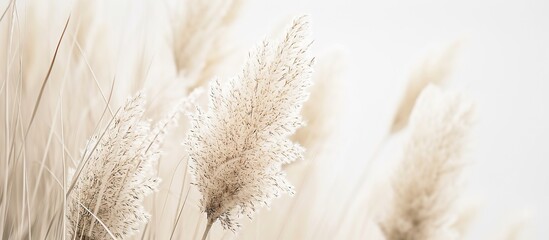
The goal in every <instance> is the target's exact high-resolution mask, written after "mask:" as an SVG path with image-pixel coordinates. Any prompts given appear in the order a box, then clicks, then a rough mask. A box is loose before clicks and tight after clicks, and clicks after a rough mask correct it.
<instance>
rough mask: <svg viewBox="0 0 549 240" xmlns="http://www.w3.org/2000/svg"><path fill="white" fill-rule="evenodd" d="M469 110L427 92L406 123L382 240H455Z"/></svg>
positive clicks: (459, 101)
mask: <svg viewBox="0 0 549 240" xmlns="http://www.w3.org/2000/svg"><path fill="white" fill-rule="evenodd" d="M471 121H472V104H470V103H469V102H468V101H466V99H464V98H463V97H462V96H460V95H457V94H452V93H446V92H443V91H441V90H440V89H439V88H437V87H435V86H428V87H426V88H425V90H423V92H422V94H421V96H420V97H419V99H418V104H417V106H416V107H415V109H414V111H413V113H412V116H411V121H410V128H411V129H410V136H409V139H408V140H407V143H406V145H405V147H404V152H403V155H404V156H403V159H402V161H401V162H400V163H399V165H398V166H397V169H396V170H395V172H394V175H393V177H392V187H393V201H392V203H391V205H390V207H389V210H388V213H387V215H386V216H385V217H384V218H383V220H382V221H381V222H380V226H381V228H382V230H383V233H384V234H385V237H386V239H387V240H445V239H455V238H456V236H457V232H456V230H455V229H452V228H451V225H452V224H453V221H454V219H455V218H456V217H457V214H456V211H454V208H455V207H454V205H455V204H454V202H455V200H456V198H457V197H458V193H459V192H458V189H457V186H456V185H457V184H456V182H457V180H458V177H459V174H460V172H461V168H462V165H463V164H464V161H463V159H462V153H463V151H464V147H465V144H466V136H467V134H468V132H469V129H470V127H471Z"/></svg>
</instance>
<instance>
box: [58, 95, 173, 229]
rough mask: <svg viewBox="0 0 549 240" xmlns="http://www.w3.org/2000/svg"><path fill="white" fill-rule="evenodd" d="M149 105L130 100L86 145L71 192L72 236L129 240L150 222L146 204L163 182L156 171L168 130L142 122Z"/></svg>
mask: <svg viewBox="0 0 549 240" xmlns="http://www.w3.org/2000/svg"><path fill="white" fill-rule="evenodd" d="M144 106H145V100H144V97H143V96H142V95H141V94H140V93H139V94H137V95H136V96H135V97H133V98H131V99H129V100H127V102H126V103H125V105H124V106H123V107H122V108H121V109H119V110H118V111H117V112H116V113H115V116H114V118H113V119H112V120H111V122H110V123H109V124H108V126H107V127H106V129H104V130H103V131H102V132H101V133H99V134H97V135H95V136H93V137H92V138H91V139H90V140H89V142H88V143H87V145H86V147H85V150H84V153H83V156H82V160H81V161H80V163H79V166H78V168H77V170H76V172H75V173H74V176H73V177H72V182H71V184H70V187H69V189H68V193H67V196H68V197H67V220H68V223H69V228H68V235H69V236H70V237H71V238H72V237H76V239H79V238H80V237H81V236H83V237H84V238H91V239H110V238H111V237H113V236H114V237H116V238H117V239H125V238H127V237H129V236H131V235H132V234H134V233H135V232H136V231H138V229H139V228H140V227H141V226H142V225H143V224H144V223H145V222H147V220H148V219H149V214H148V213H147V212H146V211H145V209H144V208H143V206H142V202H143V199H144V197H145V196H147V195H148V194H150V193H152V192H153V191H155V190H156V189H157V185H158V183H159V181H160V179H159V178H158V177H156V173H155V171H154V169H155V164H156V162H157V160H158V157H159V151H160V150H159V147H160V144H161V139H162V138H161V134H162V132H163V131H162V130H161V129H158V128H153V129H151V126H150V123H149V122H148V121H145V120H143V119H142V116H143V112H144ZM168 122H169V121H165V124H167V123H168ZM86 208H87V209H86ZM92 213H93V214H92ZM103 224H104V226H103Z"/></svg>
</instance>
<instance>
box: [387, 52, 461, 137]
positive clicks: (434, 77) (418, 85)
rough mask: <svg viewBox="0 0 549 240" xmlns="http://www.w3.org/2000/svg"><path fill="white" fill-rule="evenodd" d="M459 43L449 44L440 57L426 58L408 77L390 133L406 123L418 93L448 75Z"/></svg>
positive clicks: (398, 129)
mask: <svg viewBox="0 0 549 240" xmlns="http://www.w3.org/2000/svg"><path fill="white" fill-rule="evenodd" d="M458 47H459V45H458V44H457V43H456V44H454V45H452V46H450V47H449V48H448V49H447V50H446V51H445V52H444V53H443V54H442V55H440V57H438V58H433V59H428V60H426V61H425V62H424V63H423V64H422V65H421V66H420V67H419V68H418V69H417V70H416V71H415V72H414V73H412V76H411V77H410V80H409V81H408V85H407V86H406V90H405V92H404V95H403V96H402V98H401V100H400V103H399V105H398V108H397V111H396V113H395V116H394V118H393V121H392V125H391V128H390V132H391V133H395V132H398V131H400V130H402V129H403V128H404V127H406V125H408V120H409V119H410V114H411V113H412V110H413V109H414V106H415V104H416V101H417V98H418V97H419V94H420V93H421V92H422V91H423V89H425V88H426V87H427V86H428V85H429V84H434V85H439V84H441V83H443V82H444V81H445V79H446V78H447V77H448V76H449V75H450V72H451V68H452V63H453V61H454V56H455V54H456V51H457V50H458Z"/></svg>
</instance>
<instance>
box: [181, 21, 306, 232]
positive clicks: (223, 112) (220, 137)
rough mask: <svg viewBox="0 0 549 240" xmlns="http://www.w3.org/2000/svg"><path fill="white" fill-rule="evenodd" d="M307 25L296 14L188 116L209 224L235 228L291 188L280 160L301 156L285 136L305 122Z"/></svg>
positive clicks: (190, 148) (194, 168)
mask: <svg viewBox="0 0 549 240" xmlns="http://www.w3.org/2000/svg"><path fill="white" fill-rule="evenodd" d="M308 28H309V23H308V19H307V17H301V18H298V19H296V20H295V21H294V23H293V26H292V27H291V28H290V29H289V30H288V32H287V34H286V36H285V38H284V39H283V40H282V41H280V42H278V43H270V42H264V43H263V44H262V45H260V46H259V47H258V48H257V50H256V51H255V52H253V53H251V54H250V59H249V60H248V61H247V63H246V65H245V66H244V70H243V71H242V73H241V74H240V75H239V76H238V77H236V78H234V79H231V80H230V81H229V82H228V84H226V85H221V83H220V82H219V81H215V82H214V83H213V84H212V86H211V91H210V103H209V108H208V110H207V111H206V112H203V111H201V110H199V111H198V113H196V114H194V115H192V116H191V117H192V127H191V130H190V133H189V136H188V138H187V147H188V151H189V156H190V161H191V164H192V165H191V169H192V173H193V175H194V177H195V180H194V182H195V184H196V185H197V187H198V189H199V190H200V192H201V193H202V199H201V205H202V207H203V210H204V211H205V212H206V213H207V216H208V222H209V223H212V222H215V221H216V220H217V219H219V220H220V222H221V224H222V225H223V226H224V227H225V228H228V229H231V230H233V231H235V230H236V229H237V228H238V226H239V224H238V223H237V221H236V219H237V218H238V217H239V215H240V214H245V215H247V216H248V217H250V218H251V217H252V214H253V213H254V212H255V211H257V209H258V208H259V207H260V206H263V205H269V202H270V201H271V200H272V199H273V198H275V197H278V196H279V195H280V194H281V193H284V192H286V193H292V192H293V189H292V187H291V186H290V184H289V183H288V182H287V181H286V180H285V178H284V174H283V173H282V172H281V166H282V164H285V163H289V162H292V161H294V160H299V159H301V158H302V157H303V149H302V148H301V147H300V146H299V145H297V144H295V143H292V142H291V141H290V140H289V139H288V137H289V136H290V135H291V134H293V133H294V131H295V130H296V129H297V128H298V127H299V126H301V124H302V120H301V117H300V111H301V107H302V105H303V102H304V101H305V100H306V99H307V96H308V93H307V91H306V89H307V88H308V86H309V85H310V84H311V73H312V69H311V64H312V59H311V58H309V57H308V54H307V50H308V48H309V45H310V40H308V37H307V35H308V34H309V29H308Z"/></svg>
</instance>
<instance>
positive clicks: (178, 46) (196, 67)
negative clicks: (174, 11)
mask: <svg viewBox="0 0 549 240" xmlns="http://www.w3.org/2000/svg"><path fill="white" fill-rule="evenodd" d="M243 2H244V0H228V1H226V0H214V1H202V0H189V1H186V2H185V6H184V8H183V9H184V13H183V14H180V15H178V17H177V19H176V20H175V25H174V29H173V51H174V53H173V54H174V60H175V65H176V68H177V71H178V73H179V74H180V75H183V76H184V77H185V78H186V79H187V80H189V81H190V82H189V83H188V86H187V88H188V90H189V92H190V91H192V90H193V89H194V88H196V87H200V86H203V85H205V84H206V83H207V81H209V80H210V78H211V77H213V75H214V74H215V71H216V69H217V67H218V65H220V64H221V63H222V62H223V61H222V60H223V58H224V57H225V54H226V51H227V49H226V46H227V45H228V44H227V39H226V37H227V36H226V32H227V30H228V29H230V27H231V26H232V25H233V23H234V21H235V20H236V19H237V17H238V16H239V14H238V13H239V12H240V9H241V8H242V5H243Z"/></svg>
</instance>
